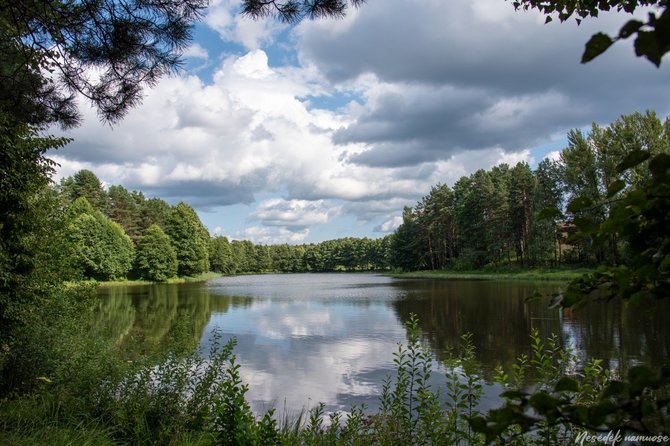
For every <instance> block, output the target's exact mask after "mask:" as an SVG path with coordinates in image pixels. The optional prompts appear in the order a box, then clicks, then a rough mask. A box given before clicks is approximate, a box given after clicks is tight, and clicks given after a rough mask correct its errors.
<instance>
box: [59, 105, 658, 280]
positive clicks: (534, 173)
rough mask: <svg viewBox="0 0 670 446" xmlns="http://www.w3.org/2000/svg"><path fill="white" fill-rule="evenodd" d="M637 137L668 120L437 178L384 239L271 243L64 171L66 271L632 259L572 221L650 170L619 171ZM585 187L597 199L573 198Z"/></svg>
mask: <svg viewBox="0 0 670 446" xmlns="http://www.w3.org/2000/svg"><path fill="white" fill-rule="evenodd" d="M631 148H637V149H643V150H646V151H648V152H649V153H650V154H652V155H657V154H661V153H670V119H668V118H666V119H665V120H661V119H659V118H658V117H657V116H656V114H655V113H654V112H651V111H648V112H646V113H634V114H631V115H626V116H622V117H621V118H620V119H618V120H617V121H616V122H614V123H612V124H610V125H609V126H606V127H601V126H599V125H597V124H593V126H592V127H591V129H590V130H589V131H588V132H583V131H582V130H579V129H575V130H572V131H571V132H570V133H569V134H568V146H567V147H566V148H565V149H564V150H562V151H561V152H560V153H559V154H558V155H557V157H556V159H551V158H545V159H543V160H542V161H541V162H540V163H539V164H538V165H537V168H536V169H535V170H532V169H531V167H530V166H529V165H528V163H525V162H520V163H518V164H516V165H515V166H513V167H510V166H508V165H507V164H500V165H497V166H494V167H493V168H491V169H490V170H488V171H485V170H483V169H480V170H478V171H476V172H474V173H472V174H471V175H470V176H467V177H465V176H464V177H462V178H461V179H459V180H458V181H457V182H456V183H455V184H454V185H453V187H449V186H448V185H446V184H438V185H436V186H434V187H433V188H432V189H431V190H430V192H429V193H428V194H427V195H426V196H425V197H423V198H422V199H421V200H420V201H419V202H418V203H417V204H416V205H415V206H414V207H412V208H410V207H406V208H405V209H404V211H403V222H402V224H401V225H400V227H398V228H397V229H396V231H395V232H394V233H393V234H390V235H387V236H385V237H380V238H377V239H369V238H353V237H349V238H342V239H337V240H328V241H324V242H321V243H310V244H299V245H288V244H274V245H264V244H254V243H252V242H251V241H249V240H229V239H228V238H227V237H224V236H220V235H217V236H213V237H212V236H210V234H209V231H208V230H207V228H205V227H204V225H203V224H202V222H201V221H200V219H199V217H198V215H197V213H196V212H195V210H194V209H193V208H192V207H191V206H190V205H188V204H187V203H183V202H181V203H178V204H176V205H174V206H170V205H169V204H168V203H167V202H166V201H164V200H162V199H161V198H146V197H145V196H144V195H143V194H142V193H141V192H138V191H128V190H127V189H126V188H124V187H123V186H120V185H112V186H110V187H109V188H108V189H107V190H105V189H104V188H103V186H102V183H101V181H100V180H99V179H98V177H97V176H96V175H95V174H94V173H93V172H91V171H88V170H82V171H79V172H77V173H75V174H74V175H73V176H71V177H68V178H64V179H63V180H62V181H61V183H60V184H59V185H57V186H53V187H51V188H50V192H49V193H50V194H52V195H53V196H54V199H56V200H57V201H58V202H60V203H62V207H63V209H64V212H63V213H62V214H61V218H62V219H63V224H62V227H63V228H64V233H63V234H62V236H61V239H62V240H61V241H60V242H59V245H60V246H61V252H62V253H63V261H65V262H68V263H69V264H68V265H67V268H66V269H67V270H68V271H69V274H70V275H69V277H68V279H69V280H81V279H94V280H101V281H105V280H120V279H126V278H130V279H143V280H149V281H164V280H167V279H169V278H172V277H176V276H197V275H199V274H203V273H207V272H209V271H212V272H215V273H220V274H248V273H267V272H283V273H289V272H328V271H384V270H390V269H394V270H405V271H414V270H456V271H463V270H465V271H476V270H480V269H482V268H489V269H490V268H493V269H495V268H497V267H509V266H513V267H514V268H515V269H524V268H541V269H552V268H554V269H555V268H559V267H561V266H565V265H568V266H575V265H579V266H595V265H601V264H610V265H617V264H620V263H626V262H627V245H626V243H624V242H623V241H622V240H619V239H617V237H616V236H613V237H611V239H610V240H609V241H608V243H607V245H606V246H599V247H597V248H595V249H594V247H593V246H592V242H591V240H590V239H589V238H588V237H581V238H580V237H579V236H578V235H577V234H576V233H577V226H576V225H575V222H579V223H581V224H582V225H583V224H585V222H588V224H591V225H600V224H602V223H603V222H604V221H605V220H606V219H607V218H608V216H609V215H610V213H611V210H612V206H613V203H615V202H616V201H617V200H618V197H620V196H621V195H623V194H625V193H626V191H628V190H630V189H631V188H633V187H636V186H638V185H640V184H642V182H644V181H646V180H647V179H648V178H649V176H650V172H649V168H648V166H647V165H646V164H641V165H639V166H637V167H636V168H635V169H633V170H631V171H629V172H626V173H620V172H618V171H617V170H616V166H617V165H619V164H620V163H621V162H622V161H624V159H625V158H626V156H627V155H628V154H629V152H630V150H631ZM577 197H584V198H588V199H589V200H591V202H592V204H591V205H590V206H588V207H587V208H584V209H579V210H574V209H572V208H571V207H568V206H567V204H568V203H569V202H570V201H571V200H573V199H575V198H577ZM66 253H67V254H66Z"/></svg>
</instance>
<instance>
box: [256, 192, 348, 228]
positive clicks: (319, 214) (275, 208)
mask: <svg viewBox="0 0 670 446" xmlns="http://www.w3.org/2000/svg"><path fill="white" fill-rule="evenodd" d="M338 213H339V208H338V207H332V206H328V205H327V204H326V202H325V201H324V200H316V201H307V200H284V199H281V198H274V199H269V200H265V201H263V202H261V203H259V205H258V207H257V208H256V210H255V211H254V212H253V213H252V214H251V216H250V218H251V219H254V220H260V221H261V222H262V223H263V224H264V225H266V226H284V227H291V228H307V227H309V226H312V225H316V224H324V223H328V221H329V219H330V218H331V217H332V216H333V215H335V214H338Z"/></svg>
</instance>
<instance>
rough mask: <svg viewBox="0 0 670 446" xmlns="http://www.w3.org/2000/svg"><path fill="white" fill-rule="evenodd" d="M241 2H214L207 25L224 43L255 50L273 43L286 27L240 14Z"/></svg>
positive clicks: (209, 9) (209, 10)
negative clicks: (236, 44) (278, 33)
mask: <svg viewBox="0 0 670 446" xmlns="http://www.w3.org/2000/svg"><path fill="white" fill-rule="evenodd" d="M241 3H242V2H241V1H240V0H213V1H212V2H210V5H209V8H208V9H207V15H206V16H205V23H206V24H207V25H208V26H210V27H211V28H212V29H214V30H215V31H217V32H218V33H219V35H220V37H221V39H222V40H224V41H231V42H236V43H239V44H241V45H243V46H244V47H245V48H247V49H250V50H255V49H259V48H261V46H262V45H263V44H267V43H270V42H272V40H273V38H274V36H275V35H276V33H277V32H279V31H280V30H281V29H283V28H284V27H285V26H283V25H281V24H279V23H277V22H273V21H269V20H266V21H254V20H251V19H249V18H247V17H243V16H242V15H240V14H239V11H240V4H241Z"/></svg>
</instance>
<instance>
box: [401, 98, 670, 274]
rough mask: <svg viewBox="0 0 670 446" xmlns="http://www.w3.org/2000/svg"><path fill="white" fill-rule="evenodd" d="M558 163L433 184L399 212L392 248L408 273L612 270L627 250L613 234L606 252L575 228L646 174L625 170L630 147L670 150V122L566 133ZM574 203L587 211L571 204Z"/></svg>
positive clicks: (598, 218) (653, 119)
mask: <svg viewBox="0 0 670 446" xmlns="http://www.w3.org/2000/svg"><path fill="white" fill-rule="evenodd" d="M567 139H568V146H567V147H566V148H565V149H563V150H562V151H561V152H560V154H558V156H557V158H556V159H550V158H545V159H543V160H542V161H540V163H539V164H538V166H537V168H536V169H535V170H534V171H533V170H532V169H531V168H530V166H529V165H528V164H527V163H523V162H522V163H518V164H517V165H516V166H513V167H510V166H508V165H506V164H501V165H498V166H495V167H493V168H492V169H490V170H488V171H484V170H478V171H476V172H474V173H473V174H471V175H470V176H468V177H462V178H461V179H460V180H458V181H457V182H456V183H455V184H454V185H453V187H449V186H448V185H436V186H434V187H433V188H432V189H431V191H430V193H428V195H426V196H425V197H423V199H421V201H419V202H418V203H417V204H416V205H415V206H414V207H413V208H409V207H407V208H405V210H404V212H403V223H402V225H401V226H400V227H399V228H398V229H397V231H396V233H395V235H394V238H393V242H392V251H393V258H394V259H395V260H394V262H395V264H394V266H396V267H400V268H403V269H406V270H419V269H432V270H440V269H466V270H469V269H478V268H482V267H484V266H491V265H493V266H495V265H509V264H511V263H514V264H517V265H518V266H521V267H545V268H546V267H549V268H551V267H554V268H555V267H559V266H560V265H563V264H581V265H602V264H609V265H616V264H619V263H625V262H626V261H627V245H626V244H625V243H623V241H622V240H620V239H619V238H618V237H617V236H616V235H612V236H610V238H609V240H608V243H607V245H606V246H594V245H593V243H592V240H591V239H590V238H589V237H579V236H578V234H576V233H577V225H576V224H579V225H581V226H584V225H589V226H590V227H597V226H599V225H601V224H602V223H603V222H604V221H606V220H607V218H608V217H609V216H610V215H611V213H612V209H613V205H614V204H615V203H616V202H618V201H619V199H620V198H621V197H622V196H623V195H625V194H626V193H627V192H628V191H630V190H631V189H632V188H635V187H638V186H640V185H641V184H643V183H644V182H645V181H647V180H648V179H649V178H650V171H649V167H648V165H647V164H640V165H638V166H636V167H635V168H634V169H631V170H630V171H626V172H621V171H620V170H617V166H619V165H620V164H621V163H623V162H624V161H625V160H626V158H627V157H628V156H629V154H630V153H631V151H633V150H644V151H647V152H648V153H649V154H651V155H652V156H654V155H658V154H668V153H670V120H669V119H668V118H665V120H661V119H659V118H658V117H657V116H656V114H655V113H654V112H650V111H648V112H646V113H633V114H631V115H625V116H622V117H621V118H619V119H618V120H617V121H615V122H614V123H612V124H610V125H608V126H606V127H603V126H600V125H598V124H593V125H592V127H591V129H590V130H589V131H588V132H584V131H582V130H580V129H575V130H572V131H570V132H569V133H568V135H567ZM578 197H580V198H581V199H582V200H588V203H589V204H588V206H584V207H582V208H579V209H577V208H575V207H574V206H573V207H571V206H568V204H569V203H570V202H571V201H572V200H575V199H576V198H578Z"/></svg>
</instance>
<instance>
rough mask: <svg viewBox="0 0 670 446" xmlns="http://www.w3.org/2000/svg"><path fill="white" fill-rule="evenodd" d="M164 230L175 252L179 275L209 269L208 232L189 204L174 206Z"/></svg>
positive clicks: (190, 274)
mask: <svg viewBox="0 0 670 446" xmlns="http://www.w3.org/2000/svg"><path fill="white" fill-rule="evenodd" d="M165 232H166V233H167V234H168V235H169V236H170V241H171V242H172V246H173V247H174V250H175V252H176V253H177V261H178V265H179V266H178V272H179V275H180V276H195V275H198V274H201V273H204V272H207V271H209V232H208V231H207V228H205V226H203V224H202V222H201V221H200V218H199V217H198V214H196V212H195V210H193V208H192V207H191V206H189V205H187V204H186V203H184V202H181V203H179V204H177V205H176V206H174V207H173V208H172V210H171V211H170V216H169V220H168V222H167V227H166V228H165Z"/></svg>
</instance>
